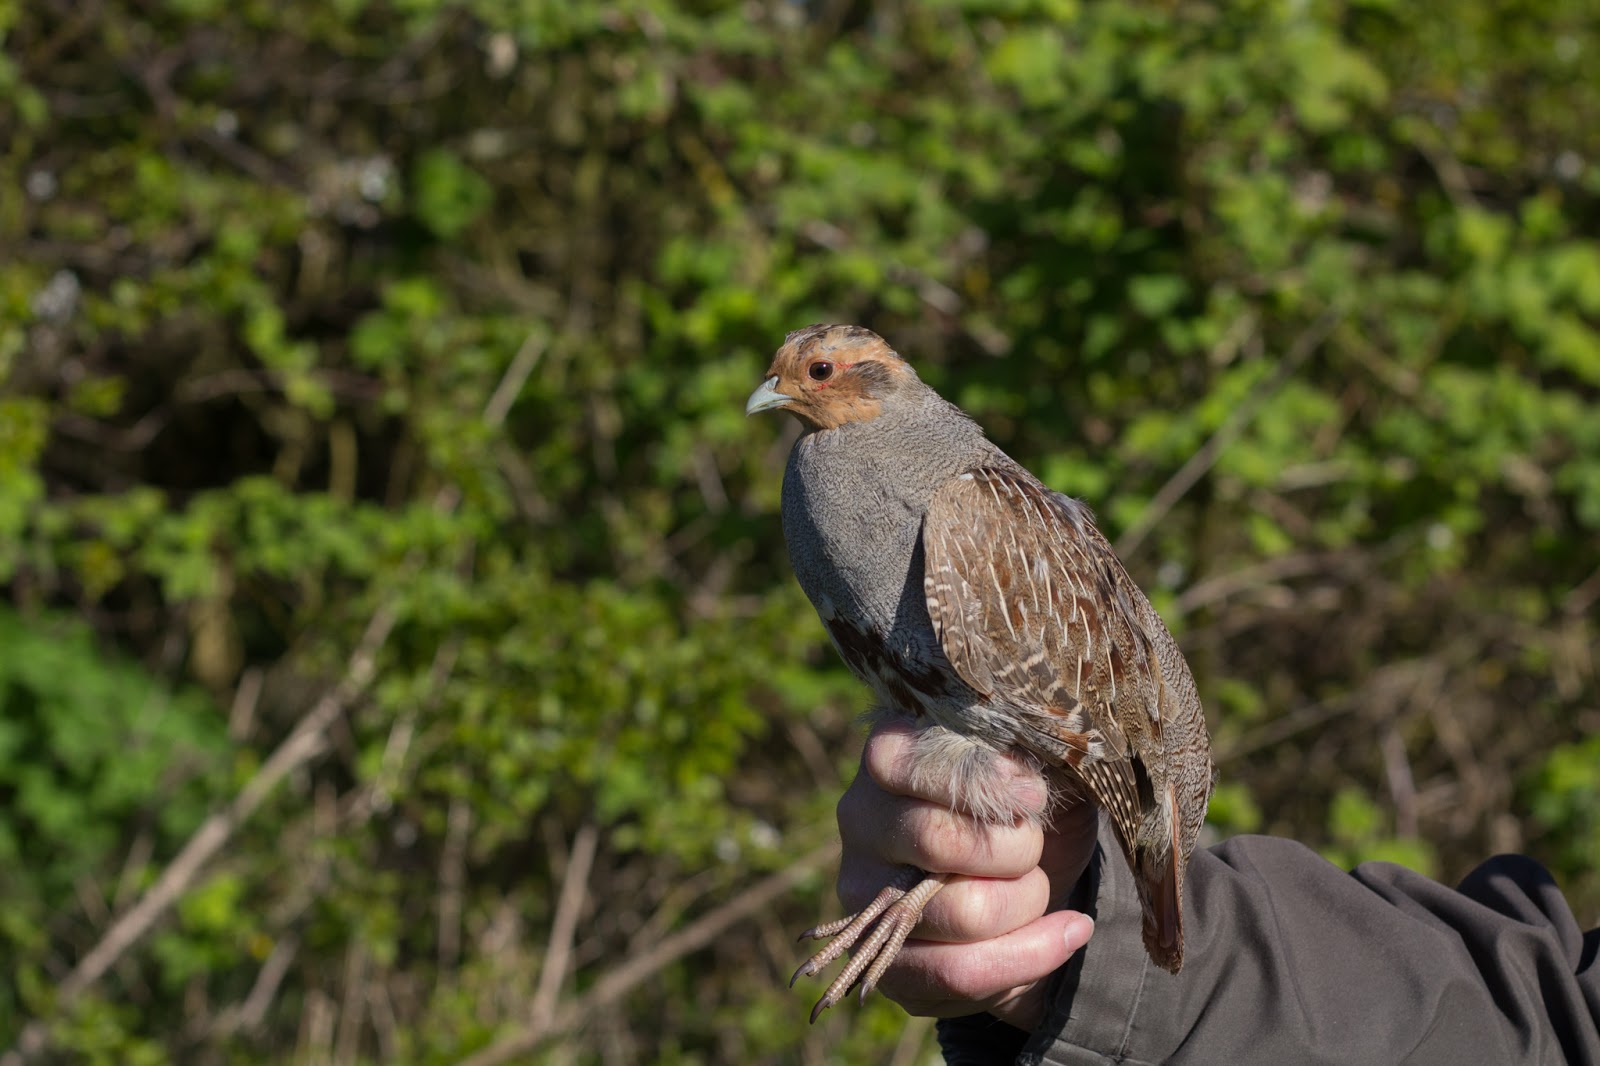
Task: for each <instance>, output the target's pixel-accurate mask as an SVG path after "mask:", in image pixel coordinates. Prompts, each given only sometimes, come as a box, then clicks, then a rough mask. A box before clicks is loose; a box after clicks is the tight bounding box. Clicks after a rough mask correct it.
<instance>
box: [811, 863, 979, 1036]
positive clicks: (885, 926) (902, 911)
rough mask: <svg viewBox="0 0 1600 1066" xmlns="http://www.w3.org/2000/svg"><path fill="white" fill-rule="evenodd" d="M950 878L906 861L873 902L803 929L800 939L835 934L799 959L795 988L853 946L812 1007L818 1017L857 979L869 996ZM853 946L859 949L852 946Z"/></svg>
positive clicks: (821, 937) (842, 996)
mask: <svg viewBox="0 0 1600 1066" xmlns="http://www.w3.org/2000/svg"><path fill="white" fill-rule="evenodd" d="M949 879H950V875H949V874H930V873H924V872H923V871H921V870H919V869H917V868H916V867H915V866H906V867H903V868H902V869H901V870H900V872H899V873H898V874H896V875H895V877H894V880H892V881H890V882H889V883H888V884H887V885H886V886H884V889H883V891H882V892H879V893H878V895H877V897H876V898H875V899H874V900H873V901H872V902H871V903H869V904H867V905H866V906H865V907H863V908H862V909H861V910H859V911H857V912H856V913H855V914H852V915H850V916H849V917H847V918H840V919H839V920H838V921H835V922H828V923H827V924H826V925H819V926H817V927H816V928H814V929H807V930H806V931H805V932H803V933H801V934H800V939H801V940H822V939H826V938H828V937H832V938H833V939H832V940H830V941H829V942H828V945H827V946H826V947H824V948H823V949H822V950H821V951H819V952H817V953H816V954H815V955H813V956H811V957H810V958H809V959H807V960H806V961H805V962H803V963H801V964H800V968H799V969H798V970H796V971H795V972H794V976H793V977H791V978H789V987H791V988H793V987H794V983H795V982H796V981H798V980H799V979H800V978H802V977H810V976H811V975H812V974H814V973H820V972H821V971H822V968H823V967H825V966H827V965H828V964H829V963H831V962H832V961H833V960H834V959H837V958H838V957H839V956H841V955H843V954H844V953H845V952H846V951H850V961H849V962H848V963H847V964H846V965H845V968H844V969H843V970H841V971H840V972H839V976H838V977H835V978H834V979H833V983H832V984H830V985H829V986H828V990H827V991H826V992H824V993H823V994H822V998H821V999H819V1000H817V1005H816V1006H815V1007H812V1008H811V1020H812V1021H813V1022H815V1021H816V1020H817V1019H818V1018H819V1017H821V1016H822V1012H823V1011H825V1010H827V1009H828V1008H829V1007H831V1006H833V1005H834V1004H835V1003H837V1002H839V1001H840V1000H841V999H843V998H844V997H845V995H846V994H847V993H848V992H849V991H850V988H851V986H853V985H854V984H855V983H856V981H858V980H859V981H860V982H861V998H862V1000H863V1001H865V1000H866V998H867V993H868V992H871V991H872V990H873V988H874V987H876V986H877V984H878V979H879V978H880V977H882V976H883V972H884V971H885V970H887V969H888V968H889V964H890V963H892V962H894V959H895V956H896V955H898V954H900V946H901V945H902V944H904V943H905V942H906V937H908V936H910V935H911V930H913V929H915V928H916V927H917V923H918V922H920V921H921V920H922V908H924V907H926V906H927V905H928V901H929V900H930V899H932V898H933V897H934V894H935V893H936V892H938V891H939V890H940V889H941V888H943V887H944V886H945V882H946V881H948V880H949ZM874 923H876V924H874ZM868 928H871V929H872V934H871V935H870V936H868V937H867V939H866V940H865V941H863V942H862V943H861V945H860V947H856V942H857V941H859V940H861V934H862V933H864V932H866V931H867V929H868ZM852 948H855V950H854V951H851V949H852ZM863 975H864V976H863Z"/></svg>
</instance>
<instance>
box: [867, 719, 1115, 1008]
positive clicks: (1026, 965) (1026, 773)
mask: <svg viewBox="0 0 1600 1066" xmlns="http://www.w3.org/2000/svg"><path fill="white" fill-rule="evenodd" d="M912 732H913V729H912V727H911V726H910V725H908V724H907V723H905V722H901V721H889V722H886V723H884V724H881V725H879V726H878V727H877V728H876V729H875V730H873V732H872V735H871V736H870V737H868V739H867V746H866V750H865V752H863V754H862V758H861V772H860V773H858V774H857V775H856V779H855V781H854V782H853V783H852V784H851V785H850V788H849V790H848V791H847V792H846V793H845V794H844V798H843V799H841V800H840V801H839V834H840V837H841V838H842V840H843V842H844V858H843V862H842V864H841V866H840V870H839V899H840V901H841V902H843V904H844V906H845V909H846V910H847V911H856V910H859V909H860V908H862V907H864V906H866V905H867V904H868V903H869V902H871V900H872V899H873V897H874V896H875V895H876V894H877V893H878V890H879V889H880V888H881V887H882V886H883V885H884V884H885V883H887V882H889V881H890V880H892V879H893V877H894V876H895V875H896V874H897V873H898V872H899V871H900V870H901V869H903V868H904V867H907V866H914V867H918V868H920V869H923V870H931V871H939V872H944V873H951V874H955V875H957V876H955V877H953V878H951V880H950V881H949V883H948V884H947V885H946V887H945V888H944V890H943V891H941V892H939V893H938V894H937V895H935V896H934V897H933V898H932V899H931V900H930V901H929V902H928V905H927V908H926V909H925V910H924V911H923V913H922V921H921V923H920V924H919V925H918V926H917V928H916V932H915V934H914V936H915V938H916V939H913V940H910V941H907V942H906V945H905V947H904V948H903V949H902V950H901V952H900V954H899V956H898V957H897V958H896V959H895V961H894V963H893V964H892V965H891V966H890V967H889V969H888V970H887V972H885V974H884V976H883V979H882V981H881V982H880V983H879V985H878V987H879V988H880V989H881V990H882V991H883V993H884V994H885V995H887V996H888V997H889V998H890V999H893V1000H894V1001H895V1002H897V1003H899V1004H900V1005H901V1006H902V1007H904V1008H905V1009H906V1011H908V1012H909V1013H911V1014H918V1015H930V1016H933V1017H958V1016H961V1015H966V1014H976V1013H978V1012H980V1011H987V1012H988V1013H990V1014H992V1015H994V1016H995V1017H997V1018H999V1019H1000V1020H1001V1021H1004V1022H1007V1023H1009V1024H1011V1025H1014V1026H1016V1027H1017V1028H1019V1029H1024V1030H1029V1029H1032V1028H1033V1027H1034V1026H1035V1025H1037V1024H1038V1023H1039V1021H1040V1020H1041V1019H1042V1018H1043V1016H1044V1011H1045V1006H1046V1004H1045V1000H1044V994H1045V989H1044V979H1045V978H1046V977H1048V976H1049V975H1050V974H1052V973H1053V972H1055V970H1056V969H1057V968H1059V967H1060V966H1061V965H1062V964H1063V963H1065V962H1066V961H1067V959H1068V958H1070V957H1071V955H1072V953H1073V952H1075V951H1077V950H1078V949H1079V948H1081V947H1083V945H1084V944H1086V943H1088V941H1089V937H1090V935H1091V934H1092V933H1093V932H1094V922H1093V921H1092V920H1090V919H1089V918H1088V917H1087V916H1086V915H1082V914H1078V913H1077V912H1075V911H1067V910H1061V909H1059V908H1061V907H1062V906H1063V905H1064V903H1065V901H1066V899H1067V896H1068V894H1069V893H1070V892H1071V891H1072V886H1073V885H1074V884H1076V883H1077V881H1078V878H1079V877H1081V876H1082V874H1083V871H1084V869H1085V868H1086V867H1087V866H1088V863H1089V859H1090V857H1091V856H1092V855H1093V853H1094V846H1095V821H1096V812H1095V809H1094V807H1093V806H1092V805H1090V804H1079V805H1076V806H1072V807H1067V808H1063V809H1061V810H1058V811H1056V812H1055V817H1054V819H1053V821H1052V824H1051V825H1049V826H1048V827H1046V828H1045V829H1042V830H1041V829H1040V828H1038V827H1036V826H1034V825H1031V824H1029V822H1028V821H1027V820H1026V819H1023V820H1019V822H1018V823H1017V824H1013V825H1008V826H1001V825H994V824H990V823H985V822H982V821H979V820H977V819H975V818H973V817H971V816H969V815H964V814H959V813H957V812H956V811H955V810H954V809H953V808H954V806H955V803H956V797H955V796H954V795H952V794H951V792H950V791H949V790H948V782H945V783H943V784H944V785H945V786H946V787H940V785H941V783H940V782H932V783H930V782H929V781H927V780H925V779H923V778H921V777H917V778H916V779H915V783H913V779H914V775H913V773H912V758H911V753H912V749H913V744H912V739H911V734H912ZM1005 761H1006V764H1007V766H1008V770H1009V773H1010V775H1011V787H1012V788H1013V789H1014V790H1015V792H1016V794H1017V796H1018V798H1019V801H1020V803H1021V804H1022V805H1026V806H1027V807H1029V808H1030V809H1033V810H1041V809H1043V807H1044V806H1045V802H1046V795H1047V792H1046V787H1045V782H1044V780H1043V778H1041V777H1040V776H1039V774H1038V773H1037V772H1036V771H1034V770H1032V769H1030V768H1028V767H1027V766H1025V765H1024V764H1023V763H1022V762H1021V761H1020V760H1015V759H1007V760H1005Z"/></svg>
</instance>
